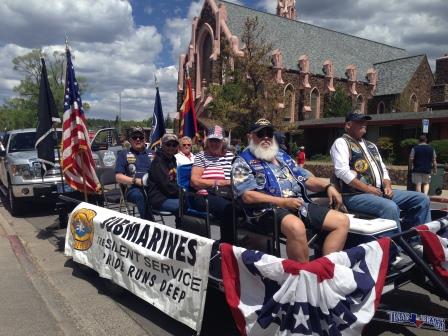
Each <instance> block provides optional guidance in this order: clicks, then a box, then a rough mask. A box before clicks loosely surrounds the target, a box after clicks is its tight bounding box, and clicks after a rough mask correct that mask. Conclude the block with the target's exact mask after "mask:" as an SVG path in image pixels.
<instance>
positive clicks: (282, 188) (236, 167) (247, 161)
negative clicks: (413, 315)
mask: <svg viewBox="0 0 448 336" xmlns="http://www.w3.org/2000/svg"><path fill="white" fill-rule="evenodd" d="M250 132H251V133H250V135H249V146H248V148H247V149H245V150H244V151H243V152H242V153H241V154H240V156H239V157H238V158H237V159H236V160H235V162H234V163H233V167H232V174H233V188H234V192H235V194H236V196H237V197H240V198H241V201H242V203H243V205H251V204H252V205H255V204H259V203H271V204H273V205H275V206H277V207H278V208H279V209H278V210H277V219H278V221H279V225H280V230H281V232H282V233H283V234H284V235H285V236H286V252H287V254H288V258H290V259H293V260H297V261H299V262H306V261H308V246H307V237H306V227H312V228H313V229H315V230H318V231H320V230H325V231H328V232H329V233H328V235H327V237H326V239H325V242H324V245H323V254H324V255H326V254H328V253H331V252H336V251H340V250H342V249H343V248H344V244H345V240H346V238H347V232H348V228H349V218H348V216H346V215H345V214H343V213H340V212H337V211H334V210H330V209H328V208H326V207H322V206H319V205H316V204H314V203H308V202H306V201H305V200H304V198H305V199H306V198H307V196H306V191H305V188H304V187H306V188H308V189H310V190H311V191H316V192H317V191H324V190H325V191H326V192H327V194H328V197H329V199H330V204H331V205H333V206H334V207H335V208H338V207H339V206H340V205H341V204H342V198H341V195H340V194H339V193H338V192H337V190H336V189H335V188H334V187H333V186H332V185H331V184H326V183H325V182H324V181H323V180H321V179H319V178H317V177H315V176H312V175H309V174H306V173H305V172H304V171H302V170H301V168H299V167H298V166H297V165H296V164H295V163H294V160H293V159H292V158H291V157H290V156H289V155H288V154H286V153H285V152H283V151H281V150H279V148H278V145H277V143H276V141H275V139H274V138H273V135H274V129H273V126H272V124H271V123H270V122H269V121H268V120H266V119H260V120H258V121H257V122H255V123H254V124H253V125H252V127H251V129H250ZM302 187H303V189H302ZM263 217H265V218H263ZM263 217H261V221H263V220H265V221H268V220H272V218H271V219H269V218H266V217H268V216H263ZM260 224H263V223H260Z"/></svg>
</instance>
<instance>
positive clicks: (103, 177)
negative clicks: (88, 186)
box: [97, 168, 123, 212]
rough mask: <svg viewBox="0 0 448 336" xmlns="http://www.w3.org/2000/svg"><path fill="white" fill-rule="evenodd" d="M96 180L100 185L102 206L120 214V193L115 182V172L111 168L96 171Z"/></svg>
mask: <svg viewBox="0 0 448 336" xmlns="http://www.w3.org/2000/svg"><path fill="white" fill-rule="evenodd" d="M97 173H98V179H99V181H100V184H101V196H102V199H103V202H104V206H105V207H106V208H108V209H111V210H118V211H119V212H121V208H122V205H123V203H122V193H121V190H120V187H119V186H118V184H117V182H116V180H115V171H114V170H113V169H112V168H105V169H101V170H98V172H97Z"/></svg>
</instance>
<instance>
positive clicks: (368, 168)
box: [341, 134, 383, 193]
mask: <svg viewBox="0 0 448 336" xmlns="http://www.w3.org/2000/svg"><path fill="white" fill-rule="evenodd" d="M342 138H343V139H344V140H345V141H346V142H347V146H348V149H349V155H350V158H349V166H350V170H351V171H352V172H353V173H355V174H356V178H357V179H358V180H360V181H361V182H363V183H365V184H370V185H373V186H376V185H377V184H379V185H382V182H383V169H382V166H381V156H380V153H379V152H378V149H377V148H376V146H375V145H374V144H373V143H372V142H370V141H367V140H364V139H362V140H361V141H364V144H365V146H366V148H367V151H368V154H370V157H371V158H372V159H373V161H370V160H369V156H368V155H367V153H366V152H365V150H364V149H363V148H362V147H361V145H360V144H359V142H358V141H357V140H355V139H353V138H352V137H351V136H349V135H348V134H344V135H343V136H342ZM372 165H376V167H377V169H378V172H379V174H380V179H381V180H380V181H376V178H375V173H374V171H373V168H372ZM341 182H342V181H341ZM377 182H379V183H377ZM341 187H342V188H341V189H342V192H343V193H359V190H356V189H355V188H352V187H350V186H349V185H347V184H345V183H343V182H342V183H341Z"/></svg>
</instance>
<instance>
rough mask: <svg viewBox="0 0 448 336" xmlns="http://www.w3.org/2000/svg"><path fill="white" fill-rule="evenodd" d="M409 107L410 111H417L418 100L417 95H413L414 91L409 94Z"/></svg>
mask: <svg viewBox="0 0 448 336" xmlns="http://www.w3.org/2000/svg"><path fill="white" fill-rule="evenodd" d="M409 105H410V108H411V112H417V111H418V100H417V96H416V95H415V93H413V94H412V95H411V101H410V104H409Z"/></svg>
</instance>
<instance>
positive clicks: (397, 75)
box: [374, 55, 425, 96]
mask: <svg viewBox="0 0 448 336" xmlns="http://www.w3.org/2000/svg"><path fill="white" fill-rule="evenodd" d="M424 58H425V55H417V56H410V57H405V58H399V59H394V60H390V61H386V62H381V63H375V64H374V66H375V69H376V71H377V74H378V83H377V87H376V91H375V96H383V95H390V94H399V93H401V92H403V90H404V88H405V87H406V85H407V84H408V83H409V81H410V80H411V78H412V76H413V75H414V73H415V71H416V70H417V68H418V66H419V65H420V64H421V63H422V60H423V59H424Z"/></svg>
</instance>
